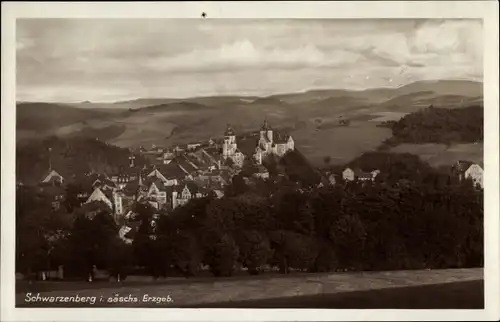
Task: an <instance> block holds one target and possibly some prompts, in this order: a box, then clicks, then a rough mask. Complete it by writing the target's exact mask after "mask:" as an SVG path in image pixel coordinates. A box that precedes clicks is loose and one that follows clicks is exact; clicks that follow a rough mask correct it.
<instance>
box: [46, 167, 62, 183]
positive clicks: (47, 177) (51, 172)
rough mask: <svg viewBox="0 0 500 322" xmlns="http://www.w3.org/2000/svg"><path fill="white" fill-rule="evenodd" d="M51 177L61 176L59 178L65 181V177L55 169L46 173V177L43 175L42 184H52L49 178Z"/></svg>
mask: <svg viewBox="0 0 500 322" xmlns="http://www.w3.org/2000/svg"><path fill="white" fill-rule="evenodd" d="M50 176H52V178H53V177H54V176H59V177H61V178H63V179H64V177H63V176H62V175H61V174H60V173H59V172H57V171H56V170H54V169H48V170H47V171H46V172H45V173H44V175H43V177H42V179H41V181H42V182H50V180H52V178H49V177H50Z"/></svg>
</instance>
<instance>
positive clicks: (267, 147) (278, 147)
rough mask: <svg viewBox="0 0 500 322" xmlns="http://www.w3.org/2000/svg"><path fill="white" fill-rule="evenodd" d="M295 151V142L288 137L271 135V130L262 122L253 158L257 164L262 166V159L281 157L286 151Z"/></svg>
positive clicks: (265, 122) (278, 134)
mask: <svg viewBox="0 0 500 322" xmlns="http://www.w3.org/2000/svg"><path fill="white" fill-rule="evenodd" d="M274 134H276V135H274ZM294 149H295V142H294V141H293V139H292V137H291V136H290V135H285V134H281V133H273V130H272V129H271V127H270V126H269V124H268V123H267V120H266V121H264V124H263V125H262V127H261V129H260V138H259V142H258V143H257V147H256V148H255V154H254V158H255V161H256V162H257V163H258V164H262V159H263V158H265V157H266V156H268V155H277V156H279V157H282V156H283V155H285V153H287V152H288V151H293V150H294Z"/></svg>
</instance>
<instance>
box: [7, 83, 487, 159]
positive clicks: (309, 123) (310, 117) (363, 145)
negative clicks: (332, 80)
mask: <svg viewBox="0 0 500 322" xmlns="http://www.w3.org/2000/svg"><path fill="white" fill-rule="evenodd" d="M478 103H482V83H477V82H471V81H446V80H442V81H423V82H416V83H412V84H409V85H406V86H402V87H399V88H376V89H368V90H364V91H349V90H339V89H326V90H311V91H306V92H303V93H291V94H277V95H272V96H268V97H248V96H221V97H218V96H214V97H195V98H188V99H171V98H152V99H150V98H141V99H137V100H132V101H123V102H115V103H95V102H87V103H77V104H74V103H73V104H63V103H61V104H52V103H18V104H17V140H18V143H19V142H20V141H23V140H29V139H33V138H43V137H46V136H50V135H56V136H60V137H65V136H70V137H79V136H83V137H92V136H94V137H98V138H99V139H101V140H104V141H107V142H109V143H111V144H115V145H117V146H121V147H136V146H139V145H143V146H147V145H151V144H156V145H174V144H182V143H188V142H192V141H199V140H208V138H210V137H218V136H221V135H222V134H223V131H224V129H225V127H226V125H227V124H231V125H232V126H233V128H234V129H235V131H236V132H240V133H241V132H248V131H253V130H257V129H258V128H259V127H260V125H261V124H262V122H263V120H264V119H265V118H267V119H268V121H269V122H270V124H271V125H272V126H273V127H275V128H288V129H291V134H292V135H293V137H294V140H295V142H296V145H297V147H298V148H299V149H300V150H301V151H303V153H304V154H305V155H306V156H307V157H308V158H309V159H310V160H311V161H312V162H314V163H321V162H322V161H321V160H322V159H323V158H324V156H327V155H329V156H331V157H332V163H343V162H345V161H348V160H350V159H353V158H355V157H357V156H359V155H360V154H361V153H363V152H366V151H370V150H374V149H376V148H377V147H378V146H379V145H380V144H381V143H382V142H383V141H384V140H386V139H387V138H389V137H390V136H391V131H390V130H389V129H388V128H382V127H377V124H378V123H379V121H377V120H378V119H384V120H386V119H391V118H392V119H395V120H397V119H398V118H400V117H402V116H403V115H405V114H407V113H411V112H415V111H417V110H420V109H421V108H423V107H428V106H429V105H431V104H432V105H433V106H434V107H453V108H460V107H463V106H468V105H470V104H478ZM381 116H383V118H381ZM341 117H342V118H346V119H349V120H351V124H350V126H349V127H340V126H338V120H339V118H341ZM319 125H320V126H319Z"/></svg>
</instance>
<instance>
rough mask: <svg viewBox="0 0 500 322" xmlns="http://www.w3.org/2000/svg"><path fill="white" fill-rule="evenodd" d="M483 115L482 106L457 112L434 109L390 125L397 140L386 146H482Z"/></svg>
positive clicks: (389, 142) (457, 110)
mask: <svg viewBox="0 0 500 322" xmlns="http://www.w3.org/2000/svg"><path fill="white" fill-rule="evenodd" d="M483 114H484V110H483V107H482V106H469V107H464V108H456V109H447V108H434V107H432V106H430V107H428V108H426V109H422V110H419V111H417V112H414V113H411V114H408V115H405V116H404V117H403V118H401V119H400V120H399V121H397V122H394V123H389V124H387V126H389V127H390V128H391V129H392V135H393V136H392V138H390V139H389V140H388V141H387V142H386V144H387V145H394V144H398V143H444V144H451V143H473V142H482V141H483V134H484V133H483V131H484V129H483V128H484V120H483V118H484V115H483Z"/></svg>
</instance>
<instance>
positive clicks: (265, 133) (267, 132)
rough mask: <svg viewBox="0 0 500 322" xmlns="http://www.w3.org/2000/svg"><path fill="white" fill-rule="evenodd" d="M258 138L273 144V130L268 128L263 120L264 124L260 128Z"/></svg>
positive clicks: (267, 124)
mask: <svg viewBox="0 0 500 322" xmlns="http://www.w3.org/2000/svg"><path fill="white" fill-rule="evenodd" d="M260 137H261V138H263V139H266V140H267V141H269V142H271V143H272V142H273V130H272V129H271V127H270V126H269V123H268V122H267V119H265V120H264V124H263V125H262V127H261V128H260Z"/></svg>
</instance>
